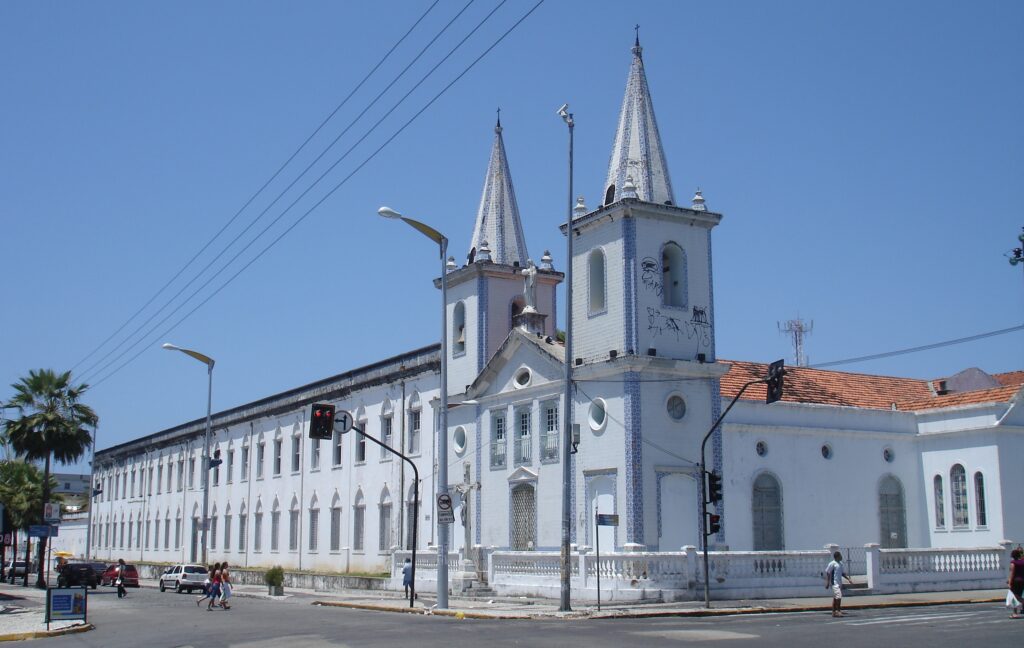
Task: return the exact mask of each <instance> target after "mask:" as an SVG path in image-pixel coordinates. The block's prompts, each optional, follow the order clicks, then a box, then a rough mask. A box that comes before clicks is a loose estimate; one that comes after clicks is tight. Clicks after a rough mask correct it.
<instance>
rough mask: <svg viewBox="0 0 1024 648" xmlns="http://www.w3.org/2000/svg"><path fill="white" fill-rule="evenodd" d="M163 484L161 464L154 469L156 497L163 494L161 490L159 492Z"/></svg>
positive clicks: (162, 467) (162, 466)
mask: <svg viewBox="0 0 1024 648" xmlns="http://www.w3.org/2000/svg"><path fill="white" fill-rule="evenodd" d="M163 483H164V465H163V464H162V463H161V464H160V465H158V466H157V467H156V494H157V495H159V494H160V493H162V492H163V490H161V489H162V488H163ZM114 488H117V486H114ZM114 496H115V497H116V496H117V495H116V494H115V495H114Z"/></svg>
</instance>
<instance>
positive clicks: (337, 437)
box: [331, 430, 359, 466]
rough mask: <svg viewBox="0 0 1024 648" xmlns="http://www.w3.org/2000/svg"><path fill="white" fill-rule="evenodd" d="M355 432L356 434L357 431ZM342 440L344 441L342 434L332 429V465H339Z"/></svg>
mask: <svg viewBox="0 0 1024 648" xmlns="http://www.w3.org/2000/svg"><path fill="white" fill-rule="evenodd" d="M356 434H357V435H358V434H359V433H358V432H357V433H356ZM344 441H345V437H344V435H342V433H341V432H339V431H337V430H335V431H334V445H333V454H332V456H331V464H332V465H334V466H340V465H341V447H342V444H343V443H344Z"/></svg>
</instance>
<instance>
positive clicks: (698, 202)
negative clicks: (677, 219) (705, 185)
mask: <svg viewBox="0 0 1024 648" xmlns="http://www.w3.org/2000/svg"><path fill="white" fill-rule="evenodd" d="M690 209H692V210H694V211H707V209H708V208H707V207H706V206H705V205H704V196H703V194H701V192H700V187H697V192H696V193H695V194H693V204H692V205H691V206H690Z"/></svg>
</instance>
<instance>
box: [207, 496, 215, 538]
mask: <svg viewBox="0 0 1024 648" xmlns="http://www.w3.org/2000/svg"><path fill="white" fill-rule="evenodd" d="M208 533H209V534H210V537H209V538H207V543H208V544H209V545H210V549H216V548H217V505H216V504H214V505H213V510H212V511H210V530H209V531H208Z"/></svg>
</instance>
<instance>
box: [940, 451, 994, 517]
mask: <svg viewBox="0 0 1024 648" xmlns="http://www.w3.org/2000/svg"><path fill="white" fill-rule="evenodd" d="M949 487H950V503H951V504H952V512H953V528H954V529H965V528H968V527H970V524H971V522H970V520H971V514H970V497H969V495H968V492H967V491H968V488H967V471H966V470H965V469H964V467H963V466H962V465H961V464H953V467H952V468H950V469H949ZM932 488H933V496H934V500H935V528H936V529H945V528H946V498H945V488H944V487H943V480H942V475H935V477H934V478H933V479H932ZM974 523H975V526H976V527H979V528H984V527H987V526H988V513H987V510H986V508H985V475H983V474H982V473H981V471H980V470H979V471H977V472H975V473H974Z"/></svg>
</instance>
